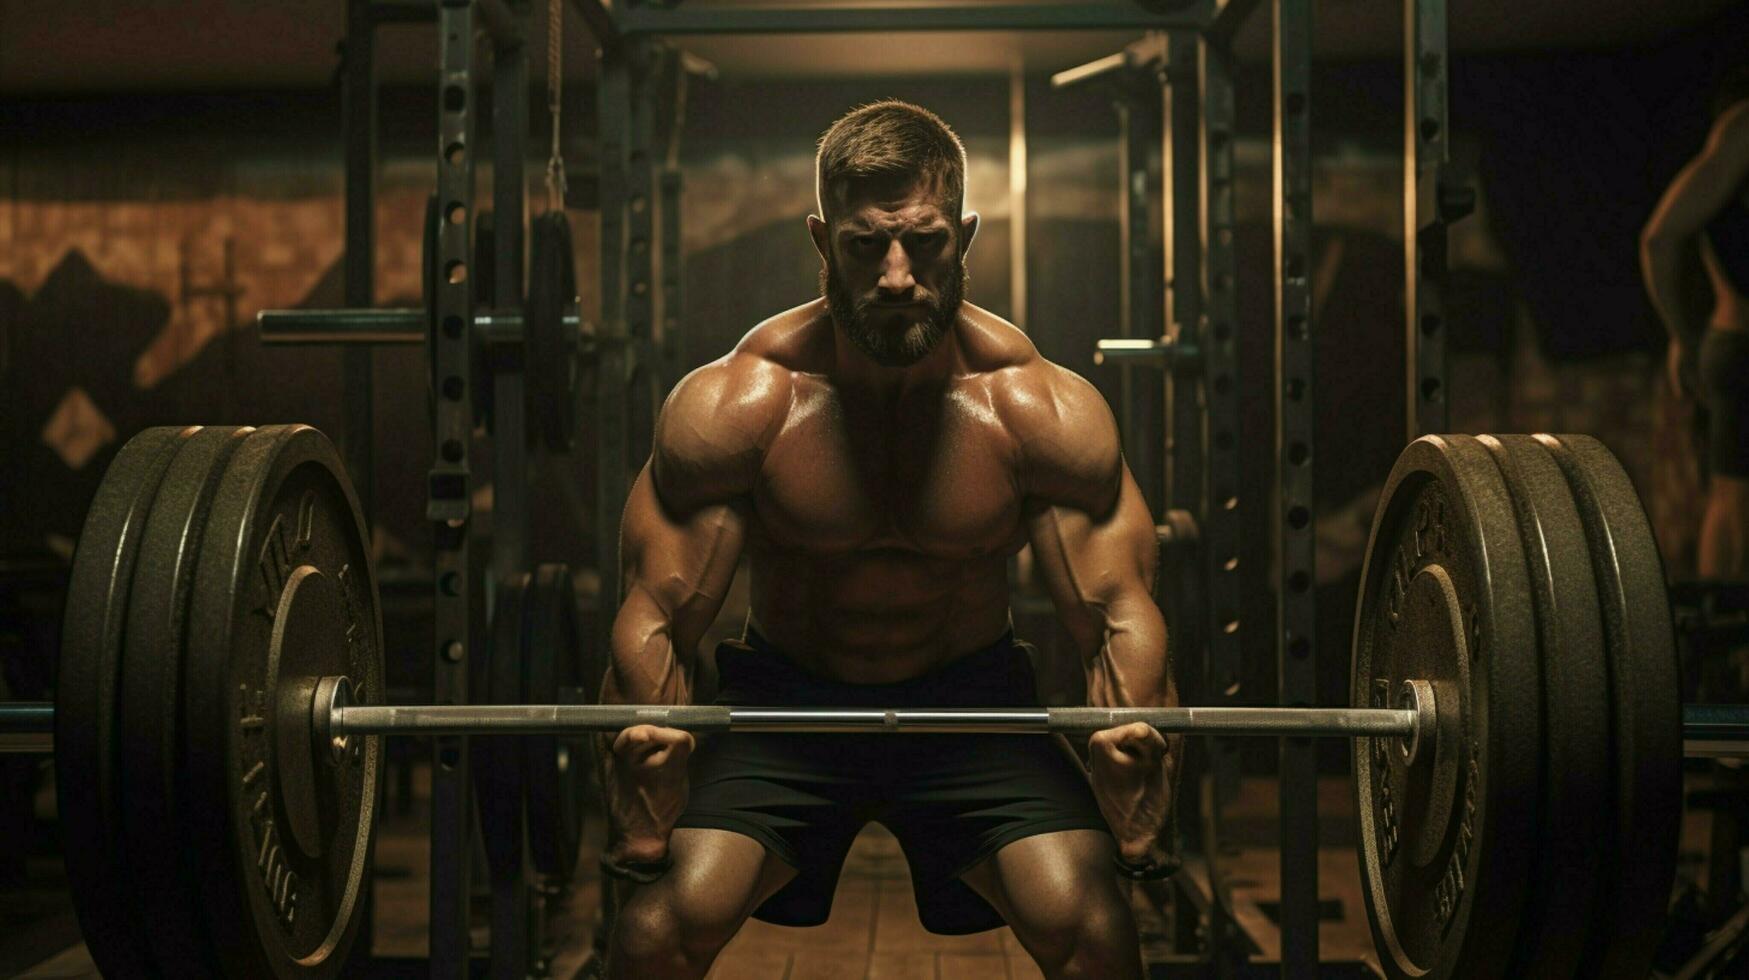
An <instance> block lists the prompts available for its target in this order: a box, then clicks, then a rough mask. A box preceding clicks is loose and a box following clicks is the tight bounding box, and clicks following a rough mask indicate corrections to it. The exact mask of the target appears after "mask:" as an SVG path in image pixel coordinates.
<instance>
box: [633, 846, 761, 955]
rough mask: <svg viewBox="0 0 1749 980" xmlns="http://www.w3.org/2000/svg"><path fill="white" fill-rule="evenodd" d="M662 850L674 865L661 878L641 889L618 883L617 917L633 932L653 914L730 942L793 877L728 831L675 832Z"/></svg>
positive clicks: (755, 848) (640, 886)
mask: <svg viewBox="0 0 1749 980" xmlns="http://www.w3.org/2000/svg"><path fill="white" fill-rule="evenodd" d="M668 849H669V852H670V853H671V854H672V855H673V857H674V864H673V866H672V867H670V868H669V869H668V873H667V874H664V875H663V876H662V877H661V878H658V879H657V880H655V881H653V882H651V883H650V884H647V885H639V886H635V887H631V888H627V887H626V886H625V884H624V883H621V887H620V889H619V895H620V897H621V905H620V914H621V915H622V916H626V917H628V919H629V920H630V921H629V922H628V923H627V924H628V925H630V926H631V927H632V928H634V929H635V928H637V927H638V923H639V922H640V921H641V920H643V919H645V918H648V917H650V916H651V915H652V913H653V914H654V917H655V918H656V919H662V920H671V921H672V922H673V923H674V924H677V925H679V926H680V927H682V928H684V929H688V930H696V931H698V932H701V933H722V934H726V935H727V936H732V935H733V934H734V932H735V931H736V930H737V929H739V928H740V927H741V924H742V923H743V922H745V921H746V920H747V917H748V916H749V915H751V914H752V913H753V910H754V909H756V908H758V907H759V905H760V903H762V902H764V901H765V900H766V899H767V898H770V897H771V896H772V894H774V893H775V892H776V891H777V890H778V889H779V888H782V887H783V886H784V884H785V883H787V882H788V881H789V880H790V879H791V878H793V877H795V869H793V868H791V867H790V866H789V865H787V864H785V863H783V862H782V861H781V860H778V859H777V858H776V857H774V856H772V855H771V853H770V852H769V851H767V850H766V849H765V846H764V845H763V844H761V843H759V842H758V841H756V840H754V839H753V838H751V837H748V836H747V835H745V834H738V833H735V832H733V831H729V830H716V829H711V828H702V827H681V828H677V829H676V830H675V831H674V834H673V836H672V837H671V838H670V839H669V842H668Z"/></svg>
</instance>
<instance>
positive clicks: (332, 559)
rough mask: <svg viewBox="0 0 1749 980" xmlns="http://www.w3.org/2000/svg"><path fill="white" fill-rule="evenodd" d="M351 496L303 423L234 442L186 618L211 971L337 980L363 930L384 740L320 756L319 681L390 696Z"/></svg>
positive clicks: (357, 695)
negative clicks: (315, 705) (214, 965)
mask: <svg viewBox="0 0 1749 980" xmlns="http://www.w3.org/2000/svg"><path fill="white" fill-rule="evenodd" d="M368 542H369V538H368V537H367V535H366V532H365V525H364V518H363V515H362V514H361V513H360V511H359V508H358V499H357V497H356V495H355V494H354V493H353V490H352V486H351V484H350V483H349V482H348V481H347V478H346V473H345V469H344V468H343V467H342V465H341V463H340V459H339V456H338V455H337V454H336V453H335V451H334V447H333V445H332V444H331V443H329V442H328V440H327V438H326V437H324V436H323V435H322V434H321V433H320V432H318V431H316V430H315V429H312V428H309V427H308V426H301V425H276V426H269V427H265V428H262V429H260V430H257V431H256V432H255V433H253V434H251V435H250V436H249V437H248V438H247V439H245V440H244V442H243V444H242V445H241V446H240V447H238V449H237V452H236V453H235V454H234V455H233V456H232V458H231V461H230V464H229V465H228V466H226V468H225V472H224V475H223V477H222V478H221V479H220V483H219V488H218V493H217V495H216V497H215V501H214V504H213V508H212V512H211V513H210V514H209V515H208V518H207V527H206V533H205V535H203V537H202V540H201V542H200V556H199V563H198V566H197V569H196V579H195V586H194V593H193V596H192V599H191V601H190V604H189V611H188V615H189V626H190V631H189V632H190V639H191V642H190V646H189V648H188V652H187V657H186V663H185V669H184V674H183V685H184V688H185V691H186V693H185V696H184V697H185V702H184V704H185V709H186V733H187V734H186V739H185V747H186V753H187V771H186V773H185V779H186V782H187V788H188V806H187V808H186V810H185V813H186V814H187V830H186V834H185V839H186V840H187V841H188V842H190V846H189V847H188V853H189V854H190V855H192V856H193V858H194V860H195V861H196V864H197V866H198V867H199V869H200V873H201V899H202V904H203V905H204V906H205V914H206V916H207V919H208V929H209V931H210V933H211V934H212V936H213V944H214V947H215V949H216V951H217V953H218V957H219V960H220V966H221V969H222V972H223V973H224V974H225V975H226V976H233V977H285V978H291V977H298V978H305V977H333V976H337V975H338V974H339V973H340V972H341V970H342V969H343V967H344V965H345V962H346V957H347V954H348V952H349V949H350V947H351V944H352V940H353V937H354V936H355V934H356V933H357V929H358V924H359V920H360V917H361V912H362V911H363V909H364V902H363V899H364V889H365V887H366V886H367V884H368V880H367V874H366V872H367V870H368V868H369V867H370V851H371V843H372V840H373V836H374V831H375V827H376V807H377V802H378V798H379V795H380V788H381V764H382V762H381V760H382V739H381V738H380V737H378V736H371V737H363V738H359V739H357V741H356V743H355V746H356V747H355V748H354V750H353V751H352V752H349V753H347V754H346V755H345V756H344V757H343V758H339V759H335V758H333V757H332V755H331V754H330V753H329V752H328V751H327V747H326V746H322V747H318V746H316V744H315V735H314V731H313V726H312V724H311V708H312V694H313V687H314V683H315V680H316V678H318V677H322V676H333V675H342V676H345V677H348V678H350V679H351V680H352V682H353V685H354V692H353V701H354V703H358V704H380V703H382V696H383V653H382V619H381V613H380V612H379V605H378V600H377V585H376V573H375V571H374V569H373V568H372V566H371V561H370V550H369V544H368Z"/></svg>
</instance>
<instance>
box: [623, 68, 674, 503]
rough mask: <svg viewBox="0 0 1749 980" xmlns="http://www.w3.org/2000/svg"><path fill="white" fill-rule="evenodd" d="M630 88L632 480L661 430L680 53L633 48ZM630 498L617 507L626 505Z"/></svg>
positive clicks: (626, 278)
mask: <svg viewBox="0 0 1749 980" xmlns="http://www.w3.org/2000/svg"><path fill="white" fill-rule="evenodd" d="M628 54H629V56H630V69H631V70H630V73H629V74H630V78H629V81H630V85H629V94H630V98H629V100H628V106H627V108H628V109H629V110H630V116H629V119H628V125H627V127H626V146H625V159H624V161H623V167H624V175H625V191H626V199H625V217H624V220H625V226H626V230H625V255H624V258H623V261H624V263H625V266H624V272H623V276H622V286H621V289H622V290H623V292H622V294H621V298H620V302H621V303H622V304H623V306H622V309H623V312H624V317H625V336H626V345H627V353H628V355H629V362H630V363H629V368H630V375H631V377H630V390H629V392H628V397H629V399H630V404H629V408H630V413H629V415H628V417H627V422H628V424H629V427H630V433H629V439H628V440H627V448H628V450H629V453H628V455H627V456H626V459H625V462H624V464H623V465H624V466H625V468H626V470H627V477H628V478H629V477H630V476H631V475H632V474H635V473H636V472H637V470H638V468H639V467H642V466H643V465H644V461H645V460H647V459H648V458H649V456H650V445H651V439H652V435H653V433H654V431H655V426H656V405H655V399H656V397H657V396H658V394H659V392H660V391H661V385H662V382H661V377H662V373H663V372H662V368H663V364H662V359H661V357H660V356H659V354H658V352H657V350H656V347H655V344H654V340H655V335H656V293H657V280H656V248H657V234H656V229H657V225H656V206H657V194H658V190H659V189H658V187H657V180H656V175H657V173H658V172H659V170H660V168H661V165H662V161H661V159H660V156H659V154H658V149H657V140H656V131H657V128H658V125H659V123H658V121H657V118H656V117H657V115H658V113H659V112H660V111H661V108H662V102H661V99H660V98H659V94H660V92H661V91H662V89H663V83H664V81H665V76H666V75H667V74H668V70H670V69H672V68H673V67H674V64H675V58H674V51H673V49H672V48H669V47H668V46H667V45H665V44H663V43H662V42H660V41H657V40H654V39H640V40H637V41H633V42H632V43H631V44H630V45H629V51H628ZM624 499H625V498H624V496H623V495H622V496H621V497H620V498H619V501H617V502H616V504H617V503H623V502H624Z"/></svg>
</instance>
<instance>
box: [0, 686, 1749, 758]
mask: <svg viewBox="0 0 1749 980" xmlns="http://www.w3.org/2000/svg"><path fill="white" fill-rule="evenodd" d="M1405 688H1406V691H1405V693H1404V695H1403V697H1404V701H1405V703H1408V704H1410V705H1411V706H1408V707H1399V708H1271V707H1252V708H1234V707H1212V708H1204V707H1175V708H1097V707H1044V708H1038V707H1034V708H760V707H741V706H734V705H657V704H470V705H459V704H457V705H440V704H404V705H360V704H352V703H351V702H350V691H351V683H350V681H347V680H346V679H345V678H323V679H322V680H321V681H319V682H318V683H317V685H316V687H315V691H316V696H317V699H318V700H314V701H313V702H312V704H311V709H310V710H311V720H312V730H313V731H314V732H315V733H316V734H317V737H326V738H329V739H345V738H346V737H348V736H351V735H564V734H575V733H578V732H617V731H620V730H623V729H626V728H630V727H632V726H634V725H659V726H662V727H665V728H677V729H680V730H682V731H689V732H701V733H703V732H730V731H734V732H788V733H795V734H825V733H834V732H836V733H870V734H872V733H881V732H888V733H900V732H902V733H905V734H950V733H959V734H1010V735H1029V734H1031V735H1043V734H1062V735H1086V734H1091V733H1093V732H1097V731H1101V730H1103V729H1107V728H1115V727H1117V726H1119V725H1127V724H1131V723H1134V722H1142V723H1144V724H1148V725H1151V726H1153V727H1154V728H1155V729H1156V730H1158V731H1160V732H1161V733H1164V734H1185V735H1221V736H1264V737H1271V736H1273V737H1281V738H1289V737H1299V738H1318V737H1329V738H1365V737H1378V736H1397V737H1400V738H1411V739H1413V738H1416V737H1419V735H1420V732H1421V731H1424V730H1425V729H1422V728H1421V727H1420V725H1419V724H1418V719H1420V718H1423V717H1425V716H1424V715H1423V714H1422V709H1421V708H1420V707H1418V706H1416V702H1414V700H1413V699H1414V698H1416V697H1418V696H1429V697H1430V696H1431V695H1430V692H1429V693H1428V694H1427V695H1418V694H1415V693H1411V692H1413V691H1415V690H1416V689H1415V688H1412V687H1409V686H1408V685H1405ZM1423 690H1426V689H1423ZM330 692H331V693H330ZM324 694H327V695H328V697H327V700H326V702H325V703H324V702H323V701H322V700H320V699H321V698H322V696H323V695H324ZM1426 707H1427V708H1428V709H1431V707H1432V706H1431V705H1427V706H1426ZM54 725H55V709H54V704H53V702H48V701H19V702H11V703H7V704H0V753H46V752H52V751H53V749H54V743H53V733H54ZM1682 739H1683V743H1684V751H1685V754H1687V755H1689V756H1749V705H1740V704H1690V705H1685V706H1684V707H1683V710H1682Z"/></svg>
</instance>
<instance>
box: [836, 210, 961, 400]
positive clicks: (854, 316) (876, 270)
mask: <svg viewBox="0 0 1749 980" xmlns="http://www.w3.org/2000/svg"><path fill="white" fill-rule="evenodd" d="M837 203H838V205H839V206H838V207H836V208H834V209H833V214H834V217H833V219H832V222H831V224H830V225H829V226H826V227H825V228H823V229H821V231H817V232H816V236H817V237H819V236H820V235H821V233H822V232H823V235H824V237H825V239H826V241H825V242H824V243H821V244H822V245H823V246H824V247H822V249H821V253H822V255H823V257H824V258H825V268H824V269H823V270H822V271H821V273H820V282H821V291H822V292H823V293H824V295H825V297H826V303H827V306H828V308H829V309H830V310H831V313H832V319H833V320H834V321H836V322H837V324H838V325H839V327H841V328H842V329H843V330H844V332H845V334H846V335H847V336H848V337H849V338H850V341H851V343H853V344H855V345H856V347H857V349H859V350H861V351H862V352H863V353H864V354H867V355H868V356H869V358H870V359H872V360H873V361H874V362H875V363H877V364H880V365H883V366H886V367H904V366H906V365H909V364H915V363H917V362H918V361H920V360H922V359H923V357H924V356H925V355H927V354H928V353H929V352H930V351H931V350H934V349H935V346H936V345H937V344H939V343H940V342H941V338H942V337H943V336H945V335H946V333H947V331H948V330H949V329H950V328H951V327H952V326H953V322H954V318H955V317H956V316H958V315H959V307H960V301H961V300H962V299H963V298H964V296H965V283H966V273H965V249H964V247H963V245H962V242H963V241H964V240H965V239H966V238H967V237H969V229H970V227H974V226H975V225H974V224H973V222H975V221H976V218H975V217H972V216H968V220H967V223H966V226H964V227H956V226H955V225H954V221H953V213H952V212H951V211H950V210H948V208H949V207H950V202H948V201H945V200H943V199H942V195H941V193H940V191H939V189H938V188H936V187H935V186H934V184H933V182H929V181H924V182H914V183H912V184H911V185H910V186H905V187H900V186H895V185H893V184H887V185H884V186H883V185H881V184H864V185H862V186H853V187H852V188H851V190H850V192H849V193H848V194H846V195H844V196H842V197H840V198H839V200H838V202H837Z"/></svg>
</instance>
